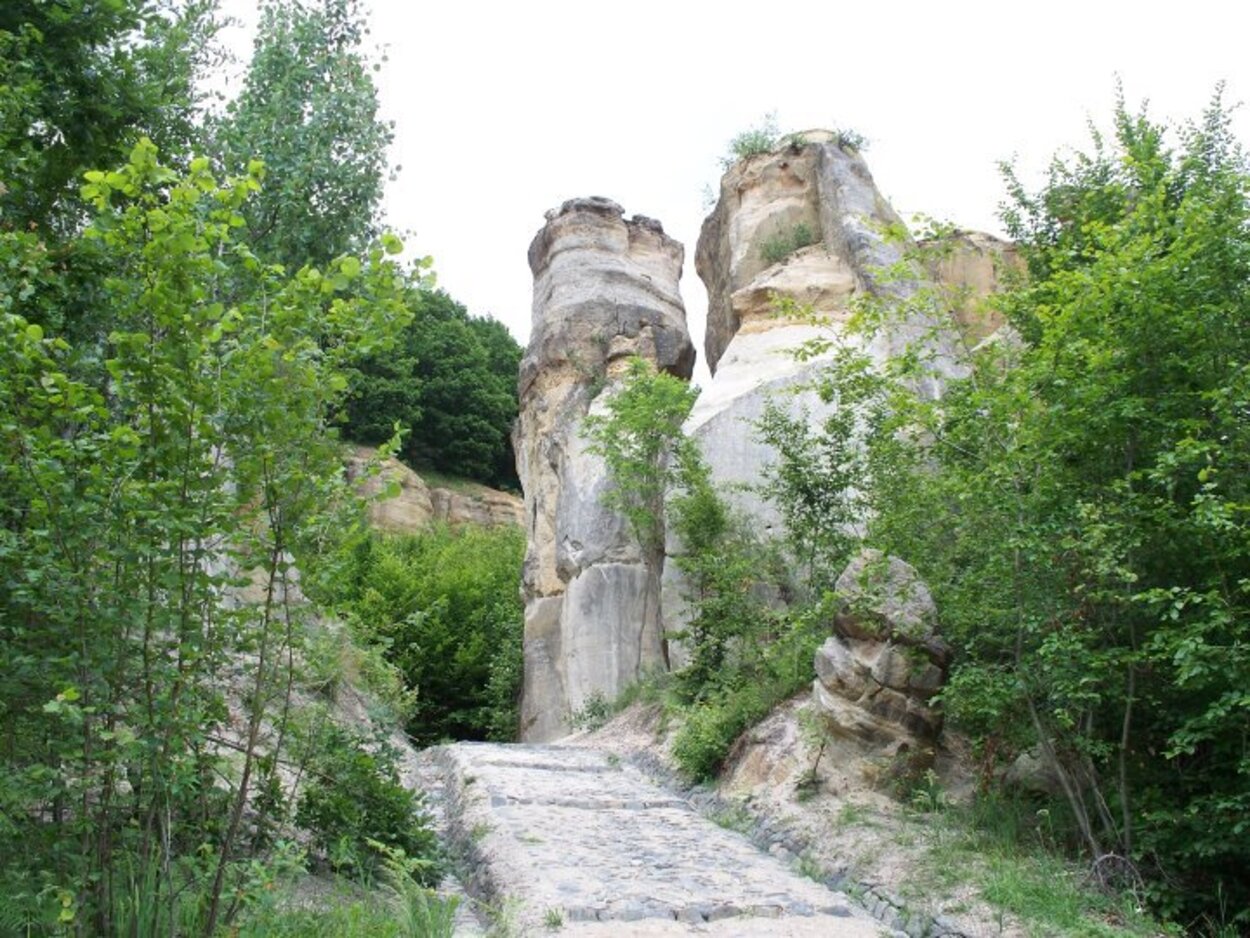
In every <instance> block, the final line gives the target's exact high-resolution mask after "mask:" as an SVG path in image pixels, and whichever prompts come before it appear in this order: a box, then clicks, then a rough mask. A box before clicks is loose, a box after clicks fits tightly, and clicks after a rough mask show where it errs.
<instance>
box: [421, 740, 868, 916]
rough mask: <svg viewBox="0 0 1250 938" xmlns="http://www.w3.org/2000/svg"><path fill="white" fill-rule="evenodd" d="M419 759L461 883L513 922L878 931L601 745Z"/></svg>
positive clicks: (512, 748)
mask: <svg viewBox="0 0 1250 938" xmlns="http://www.w3.org/2000/svg"><path fill="white" fill-rule="evenodd" d="M423 761H426V762H427V765H428V766H429V768H427V769H426V771H425V772H424V773H423V774H425V775H427V776H428V775H429V774H430V773H431V772H432V771H433V769H434V767H437V769H438V770H440V771H441V775H442V777H441V779H439V780H438V782H435V785H436V786H437V787H438V788H443V789H444V791H441V792H440V795H442V796H443V803H444V805H445V808H446V821H445V823H446V828H445V833H446V836H447V838H448V840H449V842H450V844H451V846H452V849H453V851H454V852H455V853H457V854H458V855H459V857H460V861H461V867H462V870H463V872H464V873H465V874H466V882H465V885H466V887H467V889H468V891H469V892H470V893H471V894H473V895H474V897H475V898H476V899H478V900H479V903H480V905H482V906H483V907H486V908H491V909H495V910H496V914H497V915H499V916H501V917H503V918H506V919H508V921H509V924H510V925H511V926H513V927H514V928H515V929H516V930H518V931H520V932H521V933H523V934H544V933H549V932H554V931H555V929H557V928H558V929H559V933H560V934H573V935H587V936H590V935H604V936H607V935H612V936H638V938H643V936H650V935H657V936H659V935H679V934H709V935H719V936H726V938H728V936H747V935H778V936H787V935H788V936H794V938H803V936H809V935H810V936H816V935H822V936H834V938H840V936H845V938H860V936H863V938H868V936H874V938H875V936H877V935H880V934H881V925H880V923H879V922H876V921H874V920H873V919H872V918H871V917H870V916H869V915H868V914H867V913H866V912H865V911H864V910H862V909H859V908H857V907H855V906H854V905H852V903H851V902H850V900H849V899H848V898H847V897H846V896H845V895H844V894H842V893H840V892H836V891H834V890H831V889H829V888H827V887H826V886H824V885H822V884H820V883H817V882H814V881H812V880H810V879H807V878H805V877H803V876H801V875H799V874H798V873H797V872H795V871H794V870H792V869H790V868H789V867H788V866H786V865H785V864H784V863H783V862H781V861H780V860H779V859H777V858H775V857H772V856H770V855H768V854H766V853H763V852H761V851H760V850H759V849H757V848H756V847H754V846H753V845H752V844H751V843H750V842H749V841H748V840H746V839H745V838H744V837H743V836H741V835H740V834H738V833H735V832H733V831H729V830H725V829H723V828H721V827H718V826H716V825H715V824H713V823H712V822H710V821H709V820H707V819H706V818H704V817H702V816H701V815H700V814H699V813H697V812H696V811H695V810H694V809H693V808H692V807H691V806H690V804H689V803H688V802H687V801H686V800H685V799H684V798H681V797H679V796H676V795H674V794H673V793H671V792H668V791H666V790H664V789H663V788H661V787H659V786H658V785H656V784H655V783H654V782H652V781H650V780H649V779H648V778H646V777H645V776H644V775H643V774H642V773H641V772H640V771H639V770H637V769H635V768H633V767H632V766H630V765H629V764H625V763H621V762H620V761H618V760H617V759H615V758H614V757H612V756H609V755H607V754H604V753H601V752H597V751H595V750H592V749H585V748H575V747H562V746H559V745H545V746H537V745H497V744H484V743H457V744H454V745H449V746H443V747H438V748H436V749H433V750H430V751H429V752H427V753H426V754H424V756H423ZM439 783H441V784H439Z"/></svg>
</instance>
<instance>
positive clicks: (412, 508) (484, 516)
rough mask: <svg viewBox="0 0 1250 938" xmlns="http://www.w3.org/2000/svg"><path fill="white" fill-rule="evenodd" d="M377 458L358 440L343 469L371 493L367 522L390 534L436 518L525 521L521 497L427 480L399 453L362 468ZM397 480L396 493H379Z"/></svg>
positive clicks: (362, 491) (417, 527) (483, 522)
mask: <svg viewBox="0 0 1250 938" xmlns="http://www.w3.org/2000/svg"><path fill="white" fill-rule="evenodd" d="M376 458H377V450H375V449H373V448H372V447H369V446H357V447H355V448H354V449H353V450H352V454H351V456H350V457H349V458H348V464H347V475H348V478H349V479H358V480H359V485H358V486H357V490H358V491H359V493H360V495H361V496H362V497H364V498H367V499H369V500H370V501H369V507H368V515H369V523H370V524H371V525H372V526H373V527H375V528H377V529H378V530H380V531H386V532H388V533H391V534H413V533H416V532H417V531H421V530H423V529H424V528H427V527H429V526H430V525H431V524H433V523H435V522H440V521H441V522H444V523H446V524H450V525H452V526H453V527H457V526H459V525H464V524H476V525H481V526H484V527H494V526H496V525H501V524H515V525H520V524H522V523H524V517H525V513H524V508H523V505H522V502H521V499H519V498H517V496H515V495H511V494H509V493H508V492H501V491H499V490H497V489H492V488H490V487H488V486H485V485H478V484H477V483H474V482H463V483H459V484H458V485H457V486H456V488H454V489H451V488H446V487H443V486H430V485H429V484H427V483H426V481H425V480H424V479H422V478H421V476H419V475H418V474H417V473H416V472H414V471H413V470H412V469H409V468H408V467H407V466H405V465H404V464H403V463H401V462H400V461H399V460H398V459H392V458H387V459H384V460H382V463H381V467H380V470H379V472H378V473H377V475H372V476H370V475H367V474H366V469H367V467H368V466H369V464H370V463H372V462H373V461H374V460H375V459H376ZM391 482H395V483H397V484H398V486H399V494H398V495H396V496H395V497H394V498H378V496H379V495H381V494H382V493H383V492H384V491H385V489H386V487H387V485H388V484H389V483H391Z"/></svg>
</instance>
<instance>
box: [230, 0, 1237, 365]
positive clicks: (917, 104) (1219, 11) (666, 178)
mask: <svg viewBox="0 0 1250 938" xmlns="http://www.w3.org/2000/svg"><path fill="white" fill-rule="evenodd" d="M365 5H366V7H367V8H368V9H369V11H370V19H371V25H372V30H373V33H372V40H373V42H374V43H375V44H378V45H382V46H384V47H385V52H386V56H387V60H386V62H385V63H383V66H382V70H381V72H380V73H379V74H378V76H377V78H378V84H379V90H380V94H381V101H382V109H383V112H384V116H385V117H387V118H388V119H390V120H393V121H394V122H395V142H394V144H393V147H392V151H391V163H392V165H398V166H400V167H402V169H401V170H400V172H399V174H398V177H397V179H396V180H395V181H394V182H392V183H391V184H390V187H389V189H388V191H387V197H386V215H387V219H388V222H389V224H390V225H391V226H393V227H394V228H395V229H396V230H398V231H401V232H408V233H409V234H408V242H409V245H410V247H412V248H413V249H414V250H415V252H416V253H417V254H430V255H432V256H433V258H434V267H435V270H436V272H437V274H438V282H439V285H440V286H442V287H443V288H445V289H446V290H447V291H448V292H449V293H450V294H451V295H452V296H454V297H456V298H457V299H458V300H460V301H461V302H462V303H464V304H465V305H466V306H468V308H469V310H470V312H472V313H475V314H490V315H492V316H494V317H495V318H497V319H499V320H501V321H502V322H504V323H505V324H506V325H507V326H508V328H509V329H511V331H512V333H513V334H514V335H515V336H516V337H517V339H518V340H520V341H521V342H522V343H524V342H525V341H526V340H527V339H528V337H529V330H530V287H531V279H530V273H529V268H528V266H527V263H526V249H527V248H528V246H529V242H530V239H531V238H532V237H533V235H534V233H535V232H536V231H537V230H538V229H539V228H540V227H541V226H542V224H543V212H544V211H545V210H547V209H548V208H550V207H552V206H555V205H558V204H559V203H560V202H562V201H564V200H565V199H568V198H572V197H574V196H582V195H604V196H608V197H609V198H612V199H614V200H616V201H617V202H619V203H621V205H623V206H624V207H625V210H626V212H627V213H628V214H635V213H638V214H644V215H649V216H652V217H654V218H658V219H659V220H660V221H661V222H663V224H664V228H665V230H666V231H667V232H668V233H669V234H671V235H672V236H673V237H675V238H677V239H678V240H679V241H681V242H682V243H683V244H684V245H685V246H686V268H685V273H684V275H683V278H682V293H683V296H684V298H685V302H686V308H687V311H688V314H689V319H690V323H691V331H692V334H693V335H694V339H695V344H696V345H697V346H698V347H699V348H700V356H701V355H702V332H703V318H704V310H705V308H706V294H705V292H704V289H703V285H702V283H701V282H700V281H699V279H698V277H697V276H695V273H694V262H693V259H694V245H695V240H696V239H697V237H698V233H699V226H700V224H701V223H702V219H703V216H704V214H705V208H704V196H703V193H704V187H705V186H706V185H709V184H710V185H712V187H713V188H715V187H716V180H717V179H718V177H719V173H720V170H719V168H718V163H717V160H718V157H719V156H720V155H721V154H722V153H724V151H725V144H726V142H727V141H728V140H729V139H730V138H731V137H732V136H733V135H734V134H736V133H738V132H739V131H741V130H743V129H746V128H748V127H750V126H752V125H754V124H758V123H759V122H760V119H761V118H762V116H763V115H764V114H766V113H768V112H775V113H776V115H777V120H778V123H779V124H780V125H781V129H782V130H783V131H784V130H798V129H806V128H811V127H828V126H838V127H849V128H853V129H855V130H857V131H858V132H860V133H861V134H863V135H864V136H866V137H867V138H868V139H869V141H870V146H869V148H868V150H867V152H866V156H867V159H868V162H869V165H870V166H871V168H872V171H873V175H874V176H875V178H876V181H877V185H878V187H879V188H880V189H881V191H882V192H883V194H884V195H885V196H886V198H888V199H889V200H890V201H891V202H892V203H893V204H894V206H895V207H896V208H897V209H898V210H899V211H900V212H902V213H904V214H905V215H906V214H908V213H913V212H923V213H926V214H928V215H931V216H934V217H937V218H940V219H944V220H950V221H953V222H956V223H958V224H961V225H963V226H965V227H971V228H981V229H984V230H989V231H996V230H998V229H999V226H998V222H997V217H996V210H997V206H998V203H999V201H1000V199H1001V198H1002V184H1001V181H1000V178H999V176H998V173H997V171H996V165H997V163H998V161H1000V160H1003V159H1009V158H1012V157H1013V156H1014V157H1016V158H1018V160H1019V163H1020V165H1021V167H1022V169H1023V170H1025V171H1026V173H1028V172H1034V173H1036V172H1038V171H1040V169H1041V168H1042V167H1044V165H1045V164H1046V163H1047V162H1048V161H1049V158H1050V157H1051V155H1052V154H1054V153H1055V152H1056V150H1058V149H1060V148H1061V147H1063V146H1065V145H1075V146H1081V145H1084V144H1085V143H1086V142H1087V140H1088V136H1087V134H1086V122H1087V120H1089V119H1093V120H1094V121H1096V122H1097V123H1099V124H1100V125H1102V126H1105V125H1106V123H1107V121H1108V119H1109V116H1110V112H1111V108H1112V104H1113V101H1114V93H1115V80H1116V76H1117V75H1118V76H1120V78H1121V79H1122V80H1123V84H1124V89H1125V94H1126V97H1127V99H1128V100H1129V102H1130V103H1136V102H1140V101H1141V100H1142V99H1149V102H1150V110H1151V113H1152V114H1154V116H1155V117H1157V118H1163V119H1173V120H1179V119H1183V118H1188V117H1191V116H1197V114H1198V113H1199V112H1200V110H1201V109H1202V107H1203V106H1204V105H1205V104H1206V103H1207V101H1208V100H1209V98H1210V95H1211V92H1212V90H1213V89H1214V87H1215V85H1216V83H1217V82H1218V81H1221V80H1223V81H1225V82H1226V83H1227V93H1226V98H1227V100H1229V101H1230V102H1237V101H1242V100H1250V29H1248V27H1250V2H1247V0H1189V2H1185V3H1181V2H1176V0H1172V2H1167V3H1163V2H1157V0H1137V2H1123V0H1079V2H1073V0H1046V2H1042V0H1023V2H1022V0H997V2H974V0H942V2H934V0H931V2H912V0H895V2H883V0H856V2H847V0H823V2H822V0H814V2H809V0H788V2H772V3H769V2H752V3H739V2H735V0H721V2H716V3H711V2H688V0H662V2H655V0H617V2H610V3H607V2H597V0H582V2H554V0H552V2H548V0H528V2H473V0H442V2H414V0H365ZM223 7H224V9H225V11H226V12H228V13H230V14H233V15H234V16H236V17H237V18H238V19H239V20H240V21H241V23H242V25H241V26H240V27H239V28H236V29H234V30H232V31H231V32H230V33H229V34H228V40H229V42H230V44H231V45H232V46H233V47H234V48H235V49H236V50H237V51H238V53H239V54H240V56H241V57H242V58H244V59H246V57H247V55H248V53H249V50H250V42H251V36H250V28H249V27H251V26H252V25H253V24H254V23H255V20H256V12H255V0H223ZM1236 123H1237V127H1238V130H1239V135H1240V137H1241V139H1242V140H1243V142H1250V108H1243V109H1242V110H1240V111H1239V112H1238V113H1237V117H1236ZM700 371H703V369H702V366H701V367H700Z"/></svg>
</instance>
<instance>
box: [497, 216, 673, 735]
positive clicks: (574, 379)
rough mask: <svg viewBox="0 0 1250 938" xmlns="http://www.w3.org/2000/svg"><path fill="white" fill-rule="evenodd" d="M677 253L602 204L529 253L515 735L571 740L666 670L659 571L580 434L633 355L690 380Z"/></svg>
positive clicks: (541, 235) (556, 223) (555, 222)
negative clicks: (648, 673)
mask: <svg viewBox="0 0 1250 938" xmlns="http://www.w3.org/2000/svg"><path fill="white" fill-rule="evenodd" d="M682 257H683V250H682V247H681V245H680V244H678V243H677V242H676V241H674V240H673V239H672V238H669V237H668V236H667V235H665V234H664V231H663V229H662V228H661V226H660V224H659V223H658V222H656V221H654V220H652V219H648V218H645V217H641V216H635V217H633V218H630V219H626V218H625V217H624V212H623V210H622V209H621V207H620V206H619V205H617V204H616V203H615V202H611V201H609V200H607V199H602V198H588V199H573V200H570V201H568V202H565V203H564V204H563V205H562V206H561V207H560V208H559V209H556V210H553V211H551V212H548V213H547V224H546V225H545V226H544V227H543V229H542V230H541V231H539V232H538V234H537V235H536V236H535V238H534V241H533V243H532V244H531V245H530V251H529V262H530V269H531V271H532V272H533V274H534V307H533V324H532V331H531V338H530V344H529V348H528V349H527V351H526V354H525V358H524V359H523V360H522V362H521V373H520V382H519V391H520V404H521V413H520V419H519V420H518V422H517V428H516V431H515V439H514V442H515V449H516V453H517V470H518V473H519V474H520V477H521V484H522V488H523V489H524V491H525V523H526V531H527V534H528V547H527V552H526V559H525V568H524V574H523V586H522V590H523V593H524V597H525V642H524V648H525V674H524V679H523V691H522V700H521V736H522V738H523V739H525V740H527V741H536V742H541V741H546V740H550V739H554V738H557V737H559V736H561V735H563V734H564V733H565V732H567V730H568V718H569V716H570V714H571V713H573V712H575V711H576V710H578V709H580V708H581V707H582V706H583V705H584V704H585V702H586V700H587V699H588V698H590V697H591V696H592V695H595V694H599V695H602V696H604V697H605V698H608V699H611V698H612V697H614V696H615V695H616V694H618V693H619V692H620V690H621V689H622V688H623V687H624V686H625V685H626V684H628V683H630V682H632V681H634V680H636V679H637V678H638V677H639V676H640V674H641V673H642V672H643V671H644V670H647V669H649V668H652V667H656V666H663V665H664V663H665V647H664V641H663V636H662V633H661V630H660V622H659V576H660V570H659V569H658V564H656V563H653V562H647V560H645V559H644V558H643V557H642V556H641V555H640V552H639V550H638V547H637V545H636V544H635V542H634V539H633V538H632V536H631V534H630V532H629V531H628V529H627V527H626V525H625V522H624V520H623V519H622V518H621V517H619V516H618V515H617V514H616V513H615V512H612V511H609V510H608V509H606V508H604V507H603V504H602V496H603V493H604V491H605V488H606V486H607V485H608V480H607V472H606V468H605V466H604V465H603V461H602V459H600V458H599V457H598V456H596V455H594V454H593V453H591V452H589V448H588V444H587V442H586V440H585V439H584V438H583V437H582V435H581V433H580V427H581V424H582V421H583V419H584V418H585V416H586V415H587V414H588V413H590V412H592V411H596V412H602V410H603V407H604V401H605V400H606V396H605V395H609V394H611V393H612V392H613V388H614V385H615V383H616V381H617V379H618V378H619V377H620V376H621V375H622V374H623V371H624V369H625V364H626V361H627V360H628V359H629V358H630V357H631V356H635V355H637V356H640V357H642V358H645V359H647V360H649V361H651V362H652V363H654V364H655V366H656V367H657V368H659V369H661V370H663V371H667V372H669V373H671V374H674V375H677V376H679V377H682V378H688V377H689V376H690V373H691V370H692V369H693V367H694V347H693V345H692V344H691V342H690V335H689V332H688V331H687V329H686V314H685V308H684V306H683V305H682V301H681V295H680V293H679V290H678V280H679V278H680V276H681V263H682Z"/></svg>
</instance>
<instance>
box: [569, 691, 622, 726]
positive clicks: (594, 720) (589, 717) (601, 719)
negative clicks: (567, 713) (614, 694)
mask: <svg viewBox="0 0 1250 938" xmlns="http://www.w3.org/2000/svg"><path fill="white" fill-rule="evenodd" d="M614 710H615V707H614V705H613V703H612V701H610V700H608V699H607V698H606V697H604V696H603V694H601V693H600V692H599V691H595V692H594V693H592V694H591V695H590V696H589V697H587V698H586V702H585V703H584V704H582V707H581V709H580V710H577V711H575V712H574V713H573V715H572V716H571V717H570V718H569V724H570V725H571V726H572V727H573V728H574V729H577V730H597V729H599V727H601V726H603V724H605V723H607V722H608V720H609V719H611V717H612V713H613V711H614Z"/></svg>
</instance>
